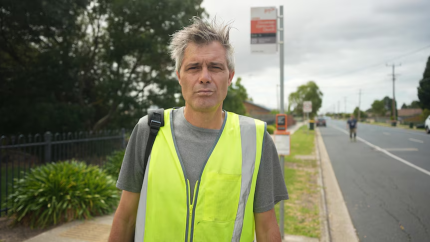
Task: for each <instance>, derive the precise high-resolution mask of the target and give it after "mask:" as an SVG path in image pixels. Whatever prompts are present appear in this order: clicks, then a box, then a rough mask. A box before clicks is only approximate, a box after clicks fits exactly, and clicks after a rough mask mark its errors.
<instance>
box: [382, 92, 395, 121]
mask: <svg viewBox="0 0 430 242" xmlns="http://www.w3.org/2000/svg"><path fill="white" fill-rule="evenodd" d="M382 102H383V103H384V106H385V110H386V111H389V112H390V116H391V117H392V118H394V115H393V108H392V107H393V99H392V98H390V97H388V96H385V97H384V98H383V99H382ZM394 106H395V108H394V109H395V110H396V117H398V116H399V115H398V111H397V101H395V102H394ZM384 115H385V113H384Z"/></svg>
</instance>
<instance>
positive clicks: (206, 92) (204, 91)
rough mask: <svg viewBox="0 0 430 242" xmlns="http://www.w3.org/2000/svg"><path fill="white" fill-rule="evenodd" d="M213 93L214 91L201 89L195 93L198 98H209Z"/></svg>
mask: <svg viewBox="0 0 430 242" xmlns="http://www.w3.org/2000/svg"><path fill="white" fill-rule="evenodd" d="M213 93H214V91H212V90H209V89H202V90H199V91H197V95H199V96H210V95H212V94H213Z"/></svg>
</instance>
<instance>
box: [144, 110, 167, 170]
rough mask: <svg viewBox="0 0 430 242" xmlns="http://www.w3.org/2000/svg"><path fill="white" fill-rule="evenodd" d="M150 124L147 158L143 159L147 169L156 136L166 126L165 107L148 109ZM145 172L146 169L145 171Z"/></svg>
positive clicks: (146, 150)
mask: <svg viewBox="0 0 430 242" xmlns="http://www.w3.org/2000/svg"><path fill="white" fill-rule="evenodd" d="M148 125H149V129H150V131H149V137H148V141H147V142H146V149H145V158H144V161H143V167H144V169H146V165H147V164H148V158H149V154H150V153H151V150H152V146H153V145H154V141H155V138H156V137H157V134H158V131H159V130H160V128H161V127H163V126H164V109H163V108H160V109H150V110H148ZM143 174H145V170H144V171H143Z"/></svg>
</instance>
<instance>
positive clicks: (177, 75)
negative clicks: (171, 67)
mask: <svg viewBox="0 0 430 242" xmlns="http://www.w3.org/2000/svg"><path fill="white" fill-rule="evenodd" d="M176 77H178V82H179V85H181V75H180V74H179V71H176Z"/></svg>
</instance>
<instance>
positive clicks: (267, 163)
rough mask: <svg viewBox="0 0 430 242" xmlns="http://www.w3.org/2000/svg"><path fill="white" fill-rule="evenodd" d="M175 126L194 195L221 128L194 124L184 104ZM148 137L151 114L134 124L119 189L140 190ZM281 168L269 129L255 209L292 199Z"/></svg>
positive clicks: (260, 210) (120, 176) (175, 112)
mask: <svg viewBox="0 0 430 242" xmlns="http://www.w3.org/2000/svg"><path fill="white" fill-rule="evenodd" d="M173 127H174V135H175V139H176V143H177V146H178V150H179V153H180V156H181V157H182V162H183V163H184V167H185V172H186V175H187V177H188V179H189V181H190V189H191V194H194V191H193V190H194V186H195V183H196V181H197V180H198V178H199V176H200V173H201V171H202V169H203V166H204V162H205V160H206V159H207V157H208V155H209V152H210V151H211V149H212V148H213V146H214V145H215V142H216V139H217V137H218V134H219V132H220V130H214V129H204V128H199V127H195V126H193V125H192V124H190V123H189V122H188V121H187V120H186V119H185V117H184V108H183V107H182V108H179V109H175V110H173ZM148 136H149V126H148V117H147V116H145V117H143V118H141V119H140V120H139V122H138V124H137V125H136V126H135V127H134V130H133V132H132V134H131V137H130V140H129V143H128V145H127V149H126V152H125V156H124V161H123V163H122V167H121V171H120V173H119V178H118V182H117V187H118V188H119V189H121V190H126V191H129V192H135V193H140V191H141V189H142V183H143V175H144V173H143V170H144V168H143V159H144V156H145V148H146V141H147V140H148ZM280 168H281V167H280V164H279V158H278V153H277V151H276V148H275V145H274V143H273V140H272V138H271V137H270V135H269V133H267V132H266V134H265V136H264V142H263V152H262V158H261V163H260V170H259V172H258V176H257V184H256V188H255V195H254V212H256V213H262V212H266V211H269V210H270V209H272V208H273V207H274V206H275V204H276V203H278V202H279V201H281V200H286V199H288V192H287V188H286V186H285V182H284V179H283V178H282V173H281V169H280Z"/></svg>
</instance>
